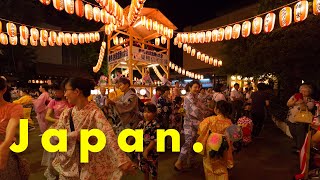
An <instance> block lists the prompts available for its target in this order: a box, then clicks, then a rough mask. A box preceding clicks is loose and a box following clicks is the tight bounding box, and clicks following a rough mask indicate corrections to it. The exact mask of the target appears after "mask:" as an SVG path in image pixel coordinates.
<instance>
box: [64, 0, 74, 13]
mask: <svg viewBox="0 0 320 180" xmlns="http://www.w3.org/2000/svg"><path fill="white" fill-rule="evenodd" d="M64 7H65V11H66V12H67V13H68V14H73V13H74V0H64Z"/></svg>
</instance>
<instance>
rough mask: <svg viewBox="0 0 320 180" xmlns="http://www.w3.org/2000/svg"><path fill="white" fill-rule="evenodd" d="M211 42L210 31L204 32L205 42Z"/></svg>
mask: <svg viewBox="0 0 320 180" xmlns="http://www.w3.org/2000/svg"><path fill="white" fill-rule="evenodd" d="M210 41H211V31H207V32H206V38H205V42H207V43H208V42H210Z"/></svg>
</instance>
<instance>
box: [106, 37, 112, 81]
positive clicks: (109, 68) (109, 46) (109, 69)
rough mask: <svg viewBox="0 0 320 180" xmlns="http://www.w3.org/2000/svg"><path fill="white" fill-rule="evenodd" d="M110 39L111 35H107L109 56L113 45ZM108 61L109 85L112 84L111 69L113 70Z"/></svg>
mask: <svg viewBox="0 0 320 180" xmlns="http://www.w3.org/2000/svg"><path fill="white" fill-rule="evenodd" d="M110 41H111V36H110V35H109V36H107V57H108V56H109V55H110V53H111V51H110V48H111V45H110ZM107 61H108V58H107ZM107 63H108V85H111V84H112V82H111V81H112V79H111V71H112V67H111V66H110V64H109V62H107Z"/></svg>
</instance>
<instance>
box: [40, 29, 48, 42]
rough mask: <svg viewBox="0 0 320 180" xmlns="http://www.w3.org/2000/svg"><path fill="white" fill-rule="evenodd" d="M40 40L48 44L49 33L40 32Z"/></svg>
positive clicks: (45, 31)
mask: <svg viewBox="0 0 320 180" xmlns="http://www.w3.org/2000/svg"><path fill="white" fill-rule="evenodd" d="M40 40H42V41H44V42H47V41H48V31H47V30H40Z"/></svg>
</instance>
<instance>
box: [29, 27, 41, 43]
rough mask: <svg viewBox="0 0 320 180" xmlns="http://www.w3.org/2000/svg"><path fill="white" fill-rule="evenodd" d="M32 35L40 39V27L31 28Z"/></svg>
mask: <svg viewBox="0 0 320 180" xmlns="http://www.w3.org/2000/svg"><path fill="white" fill-rule="evenodd" d="M30 36H31V37H32V38H33V39H34V40H36V41H38V40H39V31H38V29H37V28H31V29H30Z"/></svg>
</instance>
